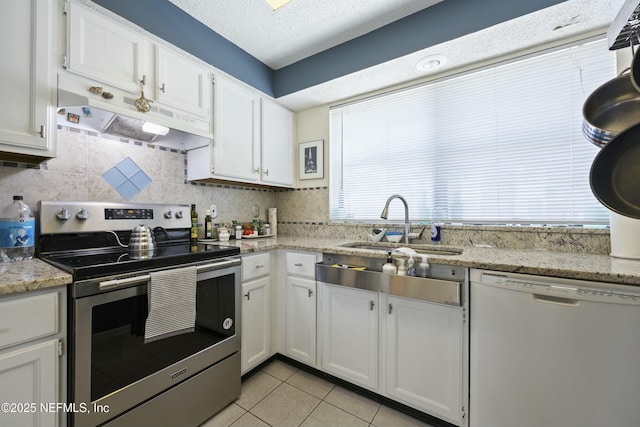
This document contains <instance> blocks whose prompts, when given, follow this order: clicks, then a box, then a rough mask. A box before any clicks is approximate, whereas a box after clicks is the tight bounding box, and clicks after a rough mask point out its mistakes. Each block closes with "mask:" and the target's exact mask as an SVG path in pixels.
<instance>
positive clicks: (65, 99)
mask: <svg viewBox="0 0 640 427" xmlns="http://www.w3.org/2000/svg"><path fill="white" fill-rule="evenodd" d="M139 96H140V95H138V97H139ZM136 98H137V97H136V96H130V95H128V94H126V93H122V92H120V91H117V90H113V91H111V92H108V93H105V92H102V89H101V88H98V87H97V86H91V87H87V85H86V83H85V84H82V86H80V87H78V85H77V80H75V79H73V80H66V81H65V79H64V77H63V76H62V75H59V82H58V114H57V124H58V125H59V126H67V127H70V128H74V129H82V130H88V131H93V132H96V133H98V134H100V135H102V134H106V135H114V136H119V137H124V138H128V139H133V140H136V141H142V142H148V143H153V144H155V145H162V146H166V147H170V148H174V149H178V150H191V149H194V148H198V147H203V146H206V145H209V143H210V142H211V140H212V139H213V135H212V133H211V132H210V131H209V129H210V123H209V122H208V121H206V120H205V119H203V118H200V117H196V116H192V115H189V114H188V113H184V112H180V111H177V110H173V109H171V108H167V107H164V106H162V105H157V104H155V103H151V104H150V109H149V111H148V112H145V113H143V112H139V111H137V110H136V107H135V101H136ZM145 123H148V124H151V125H158V126H160V127H164V128H165V131H166V134H165V135H161V134H158V133H152V132H147V131H145V130H143V125H144V124H145Z"/></svg>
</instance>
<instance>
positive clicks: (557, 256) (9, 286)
mask: <svg viewBox="0 0 640 427" xmlns="http://www.w3.org/2000/svg"><path fill="white" fill-rule="evenodd" d="M352 242H353V240H345V239H330V238H313V237H291V236H279V237H268V238H261V239H243V240H238V241H236V240H230V241H229V242H219V244H224V245H235V246H238V247H240V253H241V254H249V253H252V252H260V251H267V250H272V249H288V250H300V251H312V252H331V253H336V254H344V255H362V256H375V257H380V258H383V257H385V256H386V254H385V252H383V251H372V250H367V249H357V248H350V247H344V246H342V245H343V244H345V243H352ZM398 246H402V244H398ZM423 247H430V246H429V245H424V246H423ZM437 248H441V249H447V248H449V247H447V246H441V247H436V249H437ZM450 249H452V248H450ZM455 249H462V254H460V255H429V262H431V263H436V264H448V265H459V266H463V267H472V268H479V269H487V270H497V271H505V272H513V273H524V274H536V275H543V276H554V277H564V278H570V279H581V280H593V281H598V282H610V283H620V284H627V285H640V260H628V259H621V258H614V257H611V256H609V255H604V254H587V253H574V252H548V251H534V250H522V249H497V248H491V247H477V246H464V247H459V248H458V247H456V248H455ZM68 283H71V275H70V274H68V273H66V272H63V271H62V270H59V269H57V268H55V267H53V266H51V265H49V264H47V263H45V262H44V261H41V260H39V259H32V260H28V261H20V262H12V263H3V264H0V296H1V295H7V294H12V293H17V292H26V291H31V290H36V289H44V288H49V287H55V286H61V285H65V284H68Z"/></svg>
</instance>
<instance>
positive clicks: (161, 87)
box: [160, 83, 164, 93]
mask: <svg viewBox="0 0 640 427" xmlns="http://www.w3.org/2000/svg"><path fill="white" fill-rule="evenodd" d="M160 91H161V92H162V93H164V83H162V86H160Z"/></svg>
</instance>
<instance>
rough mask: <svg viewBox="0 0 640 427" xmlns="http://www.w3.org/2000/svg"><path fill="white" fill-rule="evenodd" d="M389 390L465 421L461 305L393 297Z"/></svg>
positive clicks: (450, 418)
mask: <svg viewBox="0 0 640 427" xmlns="http://www.w3.org/2000/svg"><path fill="white" fill-rule="evenodd" d="M388 304H389V307H387V313H388V317H387V335H386V340H387V342H386V393H387V394H388V395H389V396H391V397H392V398H394V399H397V400H398V401H400V402H403V403H405V404H407V405H409V406H412V407H414V408H417V409H420V410H423V411H425V412H428V413H430V414H433V415H435V416H437V417H439V418H442V419H444V420H447V421H449V422H452V423H454V424H460V422H461V419H460V418H461V410H462V350H463V348H462V312H461V309H460V308H457V307H447V306H445V305H440V304H434V303H428V302H423V301H416V300H410V299H406V298H398V297H389V299H388Z"/></svg>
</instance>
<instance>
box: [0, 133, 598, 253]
mask: <svg viewBox="0 0 640 427" xmlns="http://www.w3.org/2000/svg"><path fill="white" fill-rule="evenodd" d="M57 136H58V157H56V158H55V159H51V160H49V161H47V162H45V163H43V164H40V165H35V166H34V165H26V164H16V163H6V162H5V163H2V162H0V190H1V191H0V206H4V205H7V204H9V203H10V202H11V200H12V199H11V198H12V196H13V195H22V196H24V200H25V202H26V203H27V204H28V205H29V206H31V208H32V209H35V208H36V206H37V202H38V200H88V201H93V200H100V201H111V202H126V201H127V198H126V197H130V200H128V201H130V202H132V203H178V204H192V203H195V204H196V208H197V210H198V214H199V217H200V218H204V214H205V209H207V208H209V206H210V205H211V204H215V205H216V206H217V211H218V217H217V218H216V219H214V222H215V223H230V222H231V221H232V220H237V221H250V220H251V219H252V218H253V206H254V205H257V206H259V218H261V219H263V220H267V212H268V209H269V208H272V207H276V208H277V209H278V233H279V234H283V235H305V236H317V237H336V238H343V239H353V240H366V239H367V236H368V235H369V234H370V233H371V229H372V227H374V226H376V225H372V224H355V225H354V224H331V223H330V221H329V190H328V188H327V187H316V188H301V189H276V190H270V189H263V188H250V187H244V186H241V185H236V184H233V183H229V184H200V183H191V182H188V181H187V180H186V153H185V152H184V151H179V150H173V149H168V148H165V147H159V146H155V145H153V144H152V143H142V142H139V141H133V140H128V139H123V138H114V137H107V136H105V137H101V136H99V135H97V134H95V133H93V132H86V131H78V130H72V129H68V128H65V127H63V128H60V129H58V135H57ZM121 162H125V163H126V164H130V163H129V162H131V163H133V164H135V165H136V166H137V167H138V168H139V169H140V170H141V171H144V173H145V175H146V176H147V177H148V181H147V180H145V183H147V185H146V186H142V185H141V186H140V187H142V188H137V189H136V190H139V191H136V192H127V193H125V195H124V196H123V194H121V193H120V192H119V191H118V190H117V188H118V186H115V187H114V186H113V185H112V184H113V182H111V183H110V182H109V181H108V180H105V179H104V178H103V175H104V174H105V173H107V174H108V171H109V170H111V169H112V168H114V166H116V165H118V164H121ZM385 225H386V224H378V225H377V226H385ZM420 228H421V226H420V225H419V224H415V226H414V229H413V230H412V231H420ZM420 242H421V243H430V240H429V233H428V232H425V233H424V237H423V241H420ZM442 244H443V245H450V246H456V245H458V246H467V245H489V246H492V247H499V248H514V249H536V250H554V251H562V252H587V253H609V250H610V243H609V232H608V230H606V229H595V230H594V229H584V230H583V229H571V228H553V227H550V228H542V227H538V228H535V227H532V228H527V227H492V226H473V227H471V226H469V227H467V226H446V225H445V226H443V232H442Z"/></svg>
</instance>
